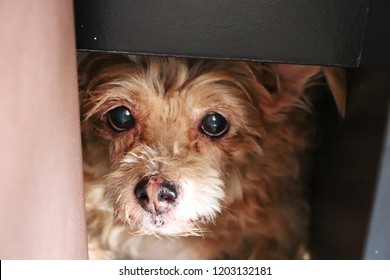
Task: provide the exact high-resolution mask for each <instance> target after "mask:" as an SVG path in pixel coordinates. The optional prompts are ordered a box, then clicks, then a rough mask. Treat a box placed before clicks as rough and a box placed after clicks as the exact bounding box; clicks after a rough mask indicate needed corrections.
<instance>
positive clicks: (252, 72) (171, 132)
mask: <svg viewBox="0 0 390 280" xmlns="http://www.w3.org/2000/svg"><path fill="white" fill-rule="evenodd" d="M302 69H303V68H302ZM314 70H316V69H310V71H304V73H303V74H302V75H300V76H299V78H297V79H295V78H294V79H289V78H288V77H286V76H284V75H283V71H284V70H283V71H281V70H280V66H272V65H269V64H260V63H254V62H239V61H216V60H205V59H185V58H169V57H147V56H129V55H113V54H87V55H86V54H82V55H81V56H80V61H79V77H80V78H79V84H80V98H81V111H82V131H83V156H84V170H85V172H84V174H85V188H86V207H87V219H88V238H89V251H90V257H91V258H130V259H146V258H149V259H150V258H151V259H159V258H167V259H176V258H182V259H215V258H230V259H247V258H252V259H293V258H302V252H303V249H304V248H305V244H306V239H307V229H308V215H309V209H308V204H307V200H306V197H305V182H304V173H305V172H304V166H305V161H306V153H307V149H308V147H309V143H310V133H311V132H312V130H311V128H310V124H309V122H308V121H307V115H308V112H309V111H310V110H309V106H307V104H306V103H305V102H304V101H303V85H304V82H306V80H307V78H308V76H310V75H311V74H312V73H313V71H314ZM278 73H282V74H280V75H279V74H278ZM118 106H126V107H128V108H129V109H130V110H131V112H132V114H133V116H134V117H135V119H136V123H135V127H134V128H132V129H131V130H129V131H126V132H123V133H115V132H113V131H112V130H111V129H110V128H109V126H108V125H107V117H106V113H107V112H108V111H109V110H111V109H113V108H115V107H118ZM210 112H219V113H220V114H222V115H223V116H225V117H226V118H227V119H228V122H229V131H228V133H227V134H226V135H224V136H223V137H221V138H220V139H210V138H209V137H207V136H205V135H203V134H202V133H200V131H199V124H200V121H201V120H202V118H203V117H204V116H205V115H206V114H207V113H210ZM145 176H159V177H160V178H163V179H168V180H170V181H172V182H174V183H175V184H176V185H178V186H179V187H180V195H179V197H178V200H177V205H176V206H175V207H174V208H173V209H171V210H170V211H168V212H167V213H164V214H152V213H149V212H147V211H145V210H144V209H143V208H142V207H141V206H140V205H139V203H138V202H137V200H136V198H135V195H134V189H135V186H136V184H137V182H139V181H140V180H141V179H142V178H145Z"/></svg>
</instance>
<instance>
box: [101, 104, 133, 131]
mask: <svg viewBox="0 0 390 280" xmlns="http://www.w3.org/2000/svg"><path fill="white" fill-rule="evenodd" d="M107 121H108V124H109V126H110V127H111V129H112V130H114V131H115V132H122V131H126V130H129V129H131V128H133V127H134V125H135V119H134V117H133V115H132V114H131V112H130V110H129V109H128V108H127V107H125V106H120V107H116V108H114V109H112V110H110V111H109V112H108V113H107Z"/></svg>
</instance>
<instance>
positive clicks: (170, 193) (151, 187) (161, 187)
mask: <svg viewBox="0 0 390 280" xmlns="http://www.w3.org/2000/svg"><path fill="white" fill-rule="evenodd" d="M134 194H135V197H136V198H137V201H138V203H139V204H140V205H141V207H142V208H144V209H145V210H146V211H149V212H151V213H155V214H160V213H165V212H167V211H169V210H170V209H171V208H172V207H173V206H175V205H176V204H177V202H176V200H177V197H178V188H177V186H176V185H175V184H173V183H171V182H169V181H168V180H161V179H159V178H156V177H151V178H144V179H142V180H141V181H139V182H138V184H137V185H136V187H135V190H134Z"/></svg>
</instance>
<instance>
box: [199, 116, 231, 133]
mask: <svg viewBox="0 0 390 280" xmlns="http://www.w3.org/2000/svg"><path fill="white" fill-rule="evenodd" d="M199 129H200V131H201V132H202V133H203V134H205V135H207V136H209V137H210V138H220V137H222V136H223V135H225V134H226V133H227V132H228V130H229V122H228V120H227V119H226V118H225V117H224V116H222V115H221V114H219V113H216V112H212V113H209V114H207V115H206V116H205V117H204V118H203V119H202V122H201V123H200V127H199Z"/></svg>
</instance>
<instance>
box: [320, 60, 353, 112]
mask: <svg viewBox="0 0 390 280" xmlns="http://www.w3.org/2000/svg"><path fill="white" fill-rule="evenodd" d="M322 71H323V72H324V75H325V78H326V81H327V83H328V85H329V88H330V91H331V92H332V95H333V98H334V101H335V103H336V106H337V110H338V112H339V114H340V116H341V117H342V118H344V116H345V106H346V99H347V78H346V74H345V69H344V68H339V67H323V68H322Z"/></svg>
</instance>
